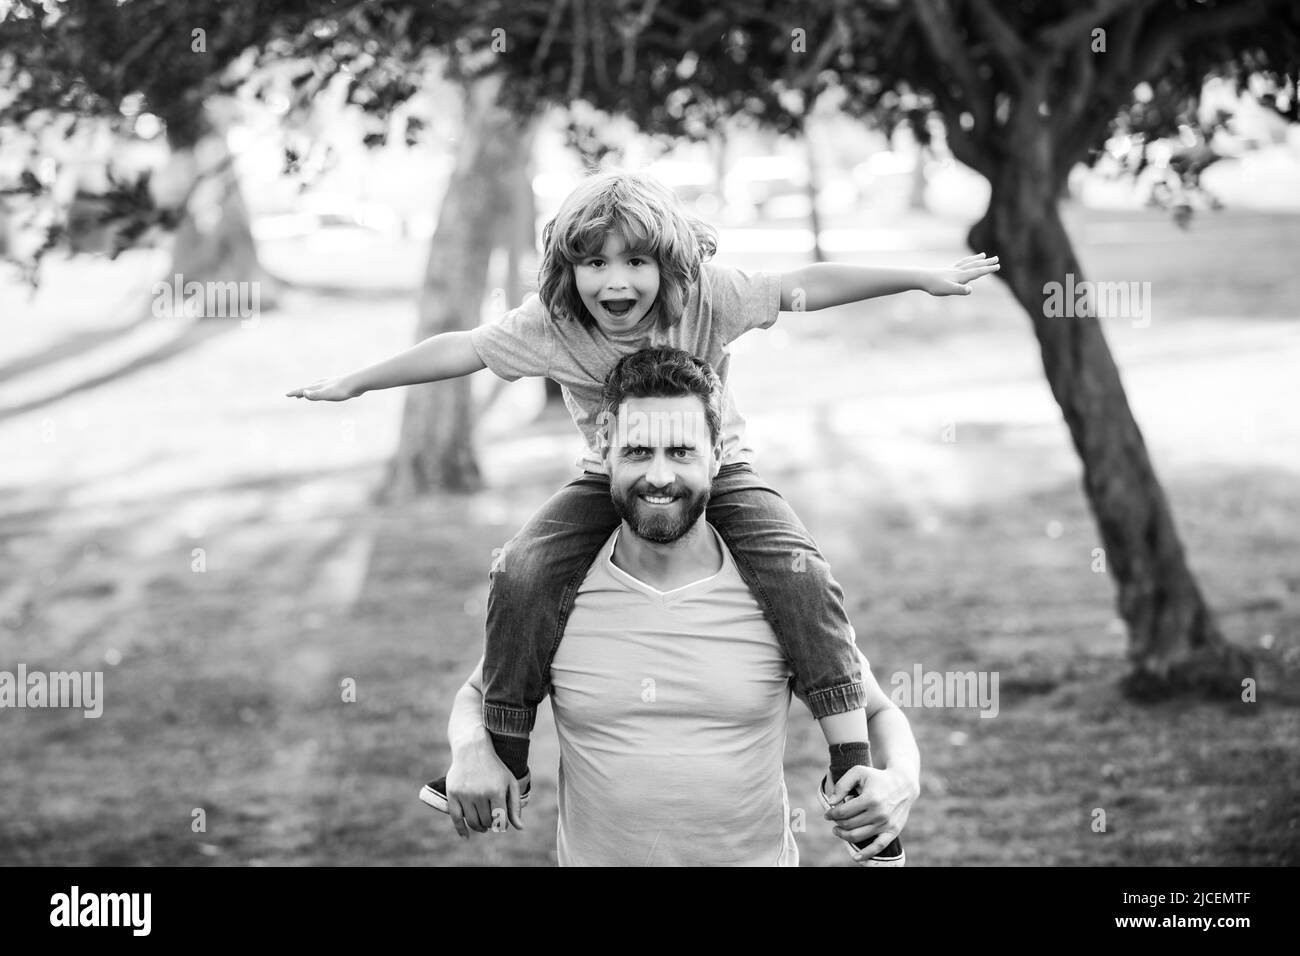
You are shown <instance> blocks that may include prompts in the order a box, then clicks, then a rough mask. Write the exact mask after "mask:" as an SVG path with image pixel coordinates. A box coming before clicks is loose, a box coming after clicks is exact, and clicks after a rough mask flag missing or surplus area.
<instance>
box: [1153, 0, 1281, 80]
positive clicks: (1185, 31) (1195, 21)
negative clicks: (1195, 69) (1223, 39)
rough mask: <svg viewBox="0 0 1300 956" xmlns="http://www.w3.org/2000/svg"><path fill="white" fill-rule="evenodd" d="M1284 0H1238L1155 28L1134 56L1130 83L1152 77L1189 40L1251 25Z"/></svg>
mask: <svg viewBox="0 0 1300 956" xmlns="http://www.w3.org/2000/svg"><path fill="white" fill-rule="evenodd" d="M1285 2H1287V0H1241V2H1239V3H1237V4H1235V5H1233V6H1230V7H1218V8H1215V9H1213V10H1207V11H1206V12H1205V13H1199V14H1193V15H1190V16H1187V17H1184V18H1183V19H1182V20H1178V21H1173V22H1171V24H1170V26H1168V27H1165V28H1163V29H1161V28H1157V33H1156V36H1155V37H1153V38H1152V40H1151V42H1150V43H1148V44H1147V45H1146V46H1145V48H1143V49H1142V50H1141V51H1139V52H1138V54H1137V56H1136V58H1135V59H1136V62H1135V63H1134V68H1133V72H1132V74H1131V75H1130V80H1131V84H1130V85H1132V84H1136V83H1140V82H1142V81H1143V80H1146V79H1147V78H1148V77H1151V76H1153V75H1154V74H1155V73H1156V72H1157V71H1158V70H1159V69H1160V67H1162V66H1163V65H1164V64H1165V62H1166V61H1167V60H1168V59H1169V58H1170V57H1171V56H1172V55H1173V54H1174V53H1175V52H1177V51H1178V50H1179V49H1180V48H1182V47H1183V46H1186V45H1187V44H1188V43H1190V42H1191V41H1193V40H1197V39H1200V38H1201V37H1206V36H1211V35H1213V34H1216V33H1227V32H1229V31H1231V30H1235V29H1238V28H1240V27H1248V26H1252V25H1254V24H1256V23H1258V22H1259V21H1260V20H1262V19H1263V18H1264V16H1265V15H1266V14H1267V13H1268V11H1269V9H1270V8H1271V7H1274V6H1279V5H1280V4H1281V3H1285ZM1175 24H1176V25H1175Z"/></svg>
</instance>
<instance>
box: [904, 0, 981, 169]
mask: <svg viewBox="0 0 1300 956" xmlns="http://www.w3.org/2000/svg"><path fill="white" fill-rule="evenodd" d="M914 9H915V10H916V16H917V21H918V22H919V23H920V26H921V33H922V35H923V36H924V37H925V40H926V43H927V45H928V46H929V47H930V53H931V55H932V56H933V57H934V59H935V62H936V66H937V67H938V72H939V73H940V74H941V73H942V70H943V67H944V65H945V64H947V66H948V68H949V69H951V70H952V71H953V73H954V74H956V77H957V82H958V83H959V84H960V85H961V87H962V88H963V89H964V90H966V91H967V93H966V95H965V96H964V97H963V102H964V104H965V105H964V107H963V108H964V109H965V110H966V111H968V112H970V114H971V115H972V116H973V117H974V118H975V126H976V128H977V129H980V130H984V131H988V130H990V129H991V128H992V124H991V123H990V120H989V109H988V103H987V102H986V101H985V100H983V99H980V98H979V97H977V96H975V95H974V94H975V93H976V91H978V90H980V89H982V88H983V87H985V86H986V85H987V84H985V83H983V82H981V81H980V79H979V77H978V76H976V75H975V68H974V65H973V64H972V63H971V60H970V58H969V57H968V56H967V55H966V49H965V47H964V46H963V45H962V42H961V39H960V38H959V37H958V36H957V31H956V29H955V27H954V24H953V19H952V9H951V8H950V7H949V6H948V5H947V4H946V3H944V2H942V0H915V5H914ZM942 83H943V78H942V76H939V77H938V78H937V79H936V85H939V84H942ZM944 98H945V99H946V100H948V101H949V102H952V100H951V97H949V96H948V93H947V91H946V90H945V91H944ZM952 118H953V119H956V118H957V117H956V114H955V113H954V114H953V117H952ZM963 162H965V160H963Z"/></svg>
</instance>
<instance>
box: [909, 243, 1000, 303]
mask: <svg viewBox="0 0 1300 956" xmlns="http://www.w3.org/2000/svg"><path fill="white" fill-rule="evenodd" d="M1000 268H1001V266H999V265H998V257H997V256H994V257H993V258H992V259H989V258H986V257H985V255H984V253H982V252H981V253H980V254H979V255H977V256H967V257H966V258H965V259H960V260H958V261H957V264H956V265H954V266H953V267H952V268H951V269H932V270H929V271H928V272H927V273H926V277H925V283H924V285H923V286H922V288H923V289H924V290H925V291H926V292H928V293H930V295H970V294H971V287H970V285H969V283H971V282H974V281H975V280H976V279H978V278H979V277H980V276H986V275H990V274H991V273H994V272H997V271H998V269H1000Z"/></svg>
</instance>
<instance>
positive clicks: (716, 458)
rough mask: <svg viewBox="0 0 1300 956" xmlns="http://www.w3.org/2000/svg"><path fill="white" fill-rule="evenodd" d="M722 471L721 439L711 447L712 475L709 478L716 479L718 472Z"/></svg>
mask: <svg viewBox="0 0 1300 956" xmlns="http://www.w3.org/2000/svg"><path fill="white" fill-rule="evenodd" d="M720 471H722V439H718V443H717V444H716V445H714V446H713V474H712V475H711V476H710V477H713V478H716V477H718V472H720Z"/></svg>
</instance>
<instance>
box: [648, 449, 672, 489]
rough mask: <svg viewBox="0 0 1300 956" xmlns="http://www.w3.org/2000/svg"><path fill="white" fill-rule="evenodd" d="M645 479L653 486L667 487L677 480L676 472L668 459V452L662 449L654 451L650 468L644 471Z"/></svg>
mask: <svg viewBox="0 0 1300 956" xmlns="http://www.w3.org/2000/svg"><path fill="white" fill-rule="evenodd" d="M645 480H646V483H647V484H649V485H653V486H654V487H655V488H667V487H668V486H669V485H671V484H672V483H673V482H674V481H676V480H677V472H675V471H673V468H672V462H671V461H669V460H668V453H667V452H666V451H665V450H664V449H662V448H661V449H659V450H658V451H656V452H655V456H654V458H653V459H652V460H651V462H650V468H649V470H647V471H646V473H645Z"/></svg>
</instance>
